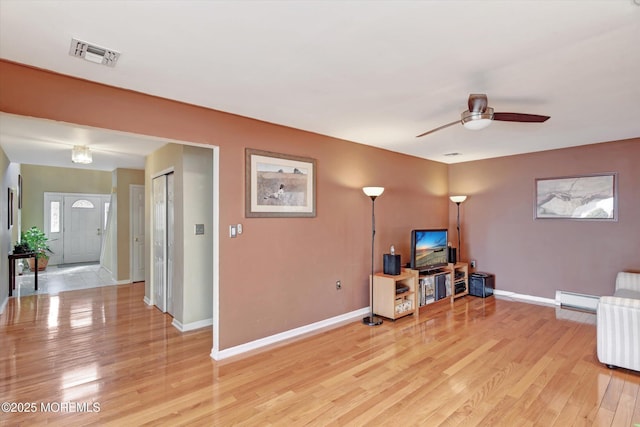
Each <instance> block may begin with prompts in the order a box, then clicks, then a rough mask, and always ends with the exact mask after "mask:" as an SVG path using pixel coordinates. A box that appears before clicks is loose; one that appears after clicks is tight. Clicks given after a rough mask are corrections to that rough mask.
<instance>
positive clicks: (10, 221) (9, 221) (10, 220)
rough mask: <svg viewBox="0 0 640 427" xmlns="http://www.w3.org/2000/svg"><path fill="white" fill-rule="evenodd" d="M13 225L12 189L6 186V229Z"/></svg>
mask: <svg viewBox="0 0 640 427" xmlns="http://www.w3.org/2000/svg"><path fill="white" fill-rule="evenodd" d="M12 226H13V190H11V187H8V188H7V229H9V230H10V229H11V227H12Z"/></svg>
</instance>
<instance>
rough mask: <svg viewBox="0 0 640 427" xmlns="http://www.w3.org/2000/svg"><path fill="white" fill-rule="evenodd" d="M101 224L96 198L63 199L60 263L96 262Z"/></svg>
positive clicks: (76, 196) (100, 211) (76, 197)
mask: <svg viewBox="0 0 640 427" xmlns="http://www.w3.org/2000/svg"><path fill="white" fill-rule="evenodd" d="M101 220H102V203H101V198H100V196H89V195H72V196H64V221H63V223H64V233H63V234H64V236H63V240H64V258H63V262H64V263H76V262H97V261H99V260H100V248H101V245H102V230H103V226H102V223H101Z"/></svg>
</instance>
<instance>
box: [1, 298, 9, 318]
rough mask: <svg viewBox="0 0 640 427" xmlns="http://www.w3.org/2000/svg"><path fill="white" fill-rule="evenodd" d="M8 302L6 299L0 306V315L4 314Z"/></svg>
mask: <svg viewBox="0 0 640 427" xmlns="http://www.w3.org/2000/svg"><path fill="white" fill-rule="evenodd" d="M8 302H9V297H6V298H5V299H4V301H2V304H0V314H2V313H4V309H5V308H7V303H8Z"/></svg>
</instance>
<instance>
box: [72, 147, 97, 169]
mask: <svg viewBox="0 0 640 427" xmlns="http://www.w3.org/2000/svg"><path fill="white" fill-rule="evenodd" d="M71 161H72V162H73V163H81V164H85V165H87V164H89V163H91V162H92V161H93V158H92V156H91V150H89V147H87V146H86V145H74V146H73V149H72V150H71Z"/></svg>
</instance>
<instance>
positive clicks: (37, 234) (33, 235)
mask: <svg viewBox="0 0 640 427" xmlns="http://www.w3.org/2000/svg"><path fill="white" fill-rule="evenodd" d="M48 240H49V239H48V238H47V236H46V235H45V234H44V232H43V231H42V230H40V229H39V228H38V227H36V226H33V227H31V228H30V229H28V230H27V231H23V232H22V233H21V234H20V241H21V242H24V243H26V244H27V245H28V246H29V249H30V250H31V251H33V252H35V253H36V257H37V258H38V271H41V270H44V269H45V268H47V264H48V263H49V254H50V253H51V254H52V253H53V252H52V251H51V249H50V248H49V244H48V243H47V242H48ZM34 268H35V262H34V260H33V258H29V269H30V270H31V271H33V269H34Z"/></svg>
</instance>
